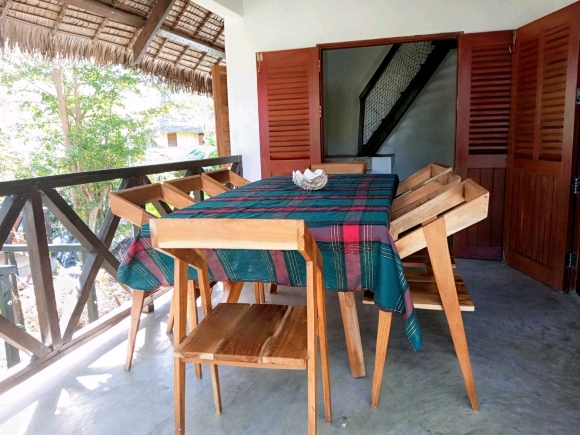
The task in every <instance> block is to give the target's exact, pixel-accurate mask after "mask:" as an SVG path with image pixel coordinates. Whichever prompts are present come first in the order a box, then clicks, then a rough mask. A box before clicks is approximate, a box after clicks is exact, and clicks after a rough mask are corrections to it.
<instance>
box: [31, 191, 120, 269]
mask: <svg viewBox="0 0 580 435" xmlns="http://www.w3.org/2000/svg"><path fill="white" fill-rule="evenodd" d="M42 193H43V202H44V204H46V206H47V207H48V209H49V210H50V211H51V212H52V214H53V215H54V216H55V217H56V218H57V219H58V220H59V221H60V222H61V223H62V224H63V225H64V226H65V228H66V229H67V230H69V231H70V233H71V234H72V235H73V236H74V238H75V239H77V240H78V241H79V243H80V244H81V245H83V247H84V248H85V250H86V251H87V252H97V253H98V254H99V255H101V256H102V257H103V258H104V260H105V261H106V262H107V263H109V264H110V265H111V267H112V268H113V269H118V268H119V260H117V259H116V258H115V256H114V255H113V254H112V252H111V251H109V249H108V248H107V247H106V246H105V245H104V244H103V242H101V240H99V238H98V237H97V235H96V234H95V233H93V232H92V231H91V229H90V228H89V227H88V226H87V224H85V223H84V221H83V220H82V219H81V218H80V216H79V215H77V214H76V213H75V211H74V210H73V209H72V207H71V206H70V205H68V203H67V202H66V201H65V200H64V198H63V197H62V196H60V194H59V193H58V192H57V191H56V190H54V189H45V190H44V191H43V192H42Z"/></svg>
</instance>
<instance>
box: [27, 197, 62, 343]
mask: <svg viewBox="0 0 580 435" xmlns="http://www.w3.org/2000/svg"><path fill="white" fill-rule="evenodd" d="M24 210H25V212H24V221H25V225H26V241H27V243H28V246H29V251H28V255H29V256H30V266H31V267H30V269H31V274H32V281H33V283H34V295H35V297H36V306H37V309H38V323H39V327H40V335H41V341H42V343H43V344H45V345H46V346H51V345H52V348H53V349H56V348H57V347H59V346H60V344H61V342H62V339H61V335H60V325H59V323H58V310H57V307H56V297H55V294H54V285H53V281H52V265H51V263H50V254H49V252H48V239H47V235H46V226H45V224H44V212H43V210H42V197H41V196H40V192H33V193H31V194H30V199H29V200H28V202H27V203H26V205H25V206H24Z"/></svg>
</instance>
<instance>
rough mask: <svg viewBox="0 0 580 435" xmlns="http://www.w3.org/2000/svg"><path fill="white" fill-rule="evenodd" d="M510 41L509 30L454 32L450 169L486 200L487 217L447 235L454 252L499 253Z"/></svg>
mask: <svg viewBox="0 0 580 435" xmlns="http://www.w3.org/2000/svg"><path fill="white" fill-rule="evenodd" d="M512 45H513V31H511V30H509V31H502V32H490V33H476V34H467V35H462V36H461V37H460V38H459V50H458V82H457V132H456V140H455V170H456V172H457V173H458V174H459V175H460V176H461V178H463V179H464V178H471V179H473V180H474V181H475V182H477V183H479V184H481V185H482V186H483V187H485V188H486V189H487V190H489V192H490V201H489V214H488V217H487V219H485V220H484V221H482V222H480V223H478V224H477V225H473V226H471V227H469V228H468V229H466V230H464V231H462V232H460V233H459V234H457V235H455V236H454V237H453V252H454V255H455V256H457V257H467V258H483V259H490V260H500V259H501V258H502V248H503V220H504V200H505V176H506V169H505V168H506V163H507V150H508V138H509V121H510V96H511V82H512V48H513V47H512Z"/></svg>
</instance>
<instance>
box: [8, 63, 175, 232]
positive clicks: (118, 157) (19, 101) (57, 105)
mask: <svg viewBox="0 0 580 435" xmlns="http://www.w3.org/2000/svg"><path fill="white" fill-rule="evenodd" d="M154 86H156V85H155V84H154V83H153V82H151V81H149V80H147V79H146V78H144V77H143V76H142V75H141V74H140V73H138V72H135V71H130V70H126V69H124V68H121V67H116V66H105V67H103V66H95V65H92V64H89V63H80V64H79V63H71V62H68V61H66V62H65V61H58V60H55V61H46V60H43V59H42V58H40V57H34V56H32V57H31V56H22V55H13V56H10V57H5V58H4V59H1V60H0V88H1V89H0V90H1V91H2V92H1V95H3V97H0V99H1V100H2V101H0V103H1V104H2V107H3V109H4V110H8V111H9V112H13V111H18V114H17V115H18V116H15V115H14V114H13V116H12V117H10V116H8V117H7V121H8V122H6V123H3V126H2V127H0V128H4V130H0V159H2V161H8V160H9V161H10V165H9V166H8V165H7V166H6V167H4V168H2V173H0V176H1V177H2V178H4V179H7V178H9V179H10V178H29V177H39V176H45V175H55V174H63V173H70V172H80V171H93V170H99V169H107V168H117V167H123V166H129V165H130V164H131V163H132V162H136V161H138V160H139V159H141V158H143V156H144V154H145V151H146V150H147V149H148V148H149V147H152V146H154V145H155V144H156V143H155V139H156V134H157V128H156V127H157V125H158V118H159V117H160V116H163V115H165V114H166V113H168V110H169V108H170V106H171V103H169V102H157V103H156V104H145V106H148V107H145V108H139V109H135V108H130V107H127V106H126V104H125V102H126V101H128V100H130V99H131V98H133V99H137V98H140V96H141V95H142V92H143V91H144V90H147V89H149V88H151V87H154ZM133 106H135V104H133ZM9 112H8V113H9ZM5 113H7V112H5ZM18 148H21V149H18ZM7 157H10V159H8V158H7ZM114 187H116V186H113V185H112V184H111V183H94V184H91V185H86V186H75V187H71V188H67V189H63V193H64V194H65V195H67V196H68V199H69V200H70V202H71V203H72V204H73V206H74V207H75V209H76V211H77V212H78V213H79V214H80V215H81V216H82V217H83V218H85V219H86V220H87V221H88V222H89V225H90V226H91V227H92V228H93V229H95V228H96V226H97V225H98V221H100V220H101V219H102V216H103V212H104V210H106V207H107V203H108V197H107V193H108V191H109V190H111V189H113V188H114Z"/></svg>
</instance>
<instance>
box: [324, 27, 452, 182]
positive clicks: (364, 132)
mask: <svg viewBox="0 0 580 435" xmlns="http://www.w3.org/2000/svg"><path fill="white" fill-rule="evenodd" d="M434 36H435V38H433V39H431V38H430V37H429V35H426V36H423V37H416V38H409V39H407V40H405V39H404V38H397V39H396V40H391V41H392V43H389V42H391V41H389V40H382V41H370V42H374V43H372V44H369V41H363V42H361V43H360V44H361V45H360V46H356V45H353V44H354V43H353V44H349V43H347V44H345V45H347V46H340V45H336V44H335V45H332V46H330V47H326V46H321V47H320V49H321V54H320V58H321V69H322V72H321V82H322V83H321V93H322V125H323V127H322V129H321V131H322V138H323V139H322V143H323V150H324V154H323V155H324V159H325V160H327V161H335V160H339V159H340V160H351V159H353V160H360V159H366V160H367V166H368V167H370V168H371V170H372V171H373V172H380V169H379V168H373V162H374V161H376V160H377V159H376V156H388V157H389V160H390V161H389V163H390V165H387V167H388V166H390V169H391V170H392V172H394V173H397V174H398V175H399V177H400V178H401V179H403V178H406V177H408V176H409V175H411V174H412V173H414V172H416V171H417V170H419V169H421V168H422V167H424V166H426V165H428V164H430V163H432V162H434V161H435V162H439V163H443V164H446V165H449V166H454V161H455V130H456V125H455V124H456V99H457V35H451V36H449V37H448V38H447V39H445V38H441V37H440V36H439V39H437V35H434ZM373 157H375V159H373Z"/></svg>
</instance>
